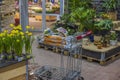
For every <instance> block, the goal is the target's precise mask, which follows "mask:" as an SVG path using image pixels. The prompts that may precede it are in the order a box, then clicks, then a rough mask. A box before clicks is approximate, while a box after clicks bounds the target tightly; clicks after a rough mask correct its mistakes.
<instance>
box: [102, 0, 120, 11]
mask: <svg viewBox="0 0 120 80" xmlns="http://www.w3.org/2000/svg"><path fill="white" fill-rule="evenodd" d="M119 5H120V0H103V4H102V7H103V8H105V10H106V11H107V12H109V11H115V10H116V9H117V6H119Z"/></svg>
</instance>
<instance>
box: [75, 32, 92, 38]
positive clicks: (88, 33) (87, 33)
mask: <svg viewBox="0 0 120 80" xmlns="http://www.w3.org/2000/svg"><path fill="white" fill-rule="evenodd" d="M90 34H92V31H87V32H86V33H85V34H82V35H79V36H76V39H77V40H80V39H82V38H84V37H86V36H88V35H90Z"/></svg>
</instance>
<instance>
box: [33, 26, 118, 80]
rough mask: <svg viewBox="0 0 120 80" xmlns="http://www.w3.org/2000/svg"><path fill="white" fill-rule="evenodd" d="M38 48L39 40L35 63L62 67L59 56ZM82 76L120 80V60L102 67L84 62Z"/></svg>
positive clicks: (35, 49) (94, 79) (36, 44)
mask: <svg viewBox="0 0 120 80" xmlns="http://www.w3.org/2000/svg"><path fill="white" fill-rule="evenodd" d="M35 25H38V24H35ZM35 25H34V26H35ZM37 46H38V43H37V40H35V41H34V43H33V55H34V60H35V63H38V64H39V65H40V66H44V65H52V66H58V67H59V66H60V55H59V54H56V53H53V52H52V51H47V50H44V49H38V48H37ZM64 59H65V61H66V57H64ZM31 63H33V60H31ZM82 76H83V77H84V78H85V80H120V59H118V60H116V61H114V62H113V63H111V64H109V65H106V66H100V65H99V64H97V63H92V62H87V61H86V60H83V61H82Z"/></svg>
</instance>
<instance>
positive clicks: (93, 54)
mask: <svg viewBox="0 0 120 80" xmlns="http://www.w3.org/2000/svg"><path fill="white" fill-rule="evenodd" d="M119 49H120V43H118V44H117V45H116V46H110V47H107V48H102V49H97V46H95V45H94V44H90V45H83V54H82V56H83V58H86V59H87V60H89V61H97V62H99V63H100V64H101V65H104V64H107V63H109V62H111V61H113V60H115V59H117V58H119V57H120V50H119Z"/></svg>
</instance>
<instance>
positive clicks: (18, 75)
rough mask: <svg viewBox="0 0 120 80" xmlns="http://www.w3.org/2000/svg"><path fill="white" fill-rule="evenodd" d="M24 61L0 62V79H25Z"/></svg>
mask: <svg viewBox="0 0 120 80" xmlns="http://www.w3.org/2000/svg"><path fill="white" fill-rule="evenodd" d="M25 74H26V65H25V61H21V62H8V63H5V64H4V63H3V64H0V80H26V76H25Z"/></svg>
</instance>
